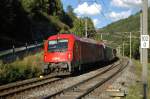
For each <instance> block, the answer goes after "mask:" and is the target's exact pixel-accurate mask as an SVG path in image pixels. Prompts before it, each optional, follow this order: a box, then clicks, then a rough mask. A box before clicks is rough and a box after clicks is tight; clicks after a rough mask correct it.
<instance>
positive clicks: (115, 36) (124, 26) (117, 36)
mask: <svg viewBox="0 0 150 99" xmlns="http://www.w3.org/2000/svg"><path fill="white" fill-rule="evenodd" d="M139 31H140V13H139V12H138V13H136V14H135V15H131V16H130V17H128V18H126V19H122V20H119V21H116V22H113V23H111V24H109V25H107V26H106V27H104V28H101V29H99V30H98V32H100V33H109V34H107V35H105V34H104V35H103V40H108V41H109V42H112V43H110V44H109V45H110V46H113V47H116V48H117V47H119V46H120V47H121V53H122V52H123V42H124V43H125V46H124V48H125V50H124V54H125V55H126V56H129V53H130V52H129V49H130V47H129V41H130V40H129V35H130V34H129V33H124V32H131V33H132V57H134V58H135V59H139V57H140V54H139V46H140V39H139V37H140V32H139ZM148 31H149V34H150V8H149V9H148ZM149 57H150V53H149Z"/></svg>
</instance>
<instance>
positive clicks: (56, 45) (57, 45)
mask: <svg viewBox="0 0 150 99" xmlns="http://www.w3.org/2000/svg"><path fill="white" fill-rule="evenodd" d="M67 49H68V40H67V39H59V40H50V41H49V42H48V51H49V52H64V51H67Z"/></svg>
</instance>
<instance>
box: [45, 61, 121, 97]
mask: <svg viewBox="0 0 150 99" xmlns="http://www.w3.org/2000/svg"><path fill="white" fill-rule="evenodd" d="M120 64H121V62H119V63H118V64H112V65H111V67H109V68H106V69H105V70H103V71H101V72H100V73H98V74H96V75H94V76H92V77H90V78H87V79H85V80H83V81H81V82H79V83H76V84H74V85H72V86H70V87H67V88H65V89H62V90H60V91H58V92H56V93H54V94H51V95H48V96H46V97H43V98H42V99H51V98H53V97H56V96H57V95H60V94H61V93H65V92H67V91H68V90H70V89H73V88H75V87H76V86H79V85H81V84H83V83H85V82H87V81H89V80H91V79H93V78H96V77H98V76H100V75H102V74H104V73H106V72H108V71H109V70H111V69H113V68H115V67H117V66H118V65H120Z"/></svg>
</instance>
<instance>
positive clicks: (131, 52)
mask: <svg viewBox="0 0 150 99" xmlns="http://www.w3.org/2000/svg"><path fill="white" fill-rule="evenodd" d="M131 36H132V35H131V32H130V62H131V58H132V45H131V44H132V43H131V42H132V41H131Z"/></svg>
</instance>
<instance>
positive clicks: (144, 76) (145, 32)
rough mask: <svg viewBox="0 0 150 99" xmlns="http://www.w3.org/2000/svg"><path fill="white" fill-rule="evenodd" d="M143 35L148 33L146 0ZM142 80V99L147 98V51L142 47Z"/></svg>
mask: <svg viewBox="0 0 150 99" xmlns="http://www.w3.org/2000/svg"><path fill="white" fill-rule="evenodd" d="M142 10H143V33H142V34H143V35H147V34H148V0H143V9H142ZM142 56H143V59H142V61H143V62H142V66H143V68H142V78H143V79H142V81H143V91H144V92H143V99H147V65H148V64H147V63H148V51H147V49H146V48H143V49H142Z"/></svg>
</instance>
